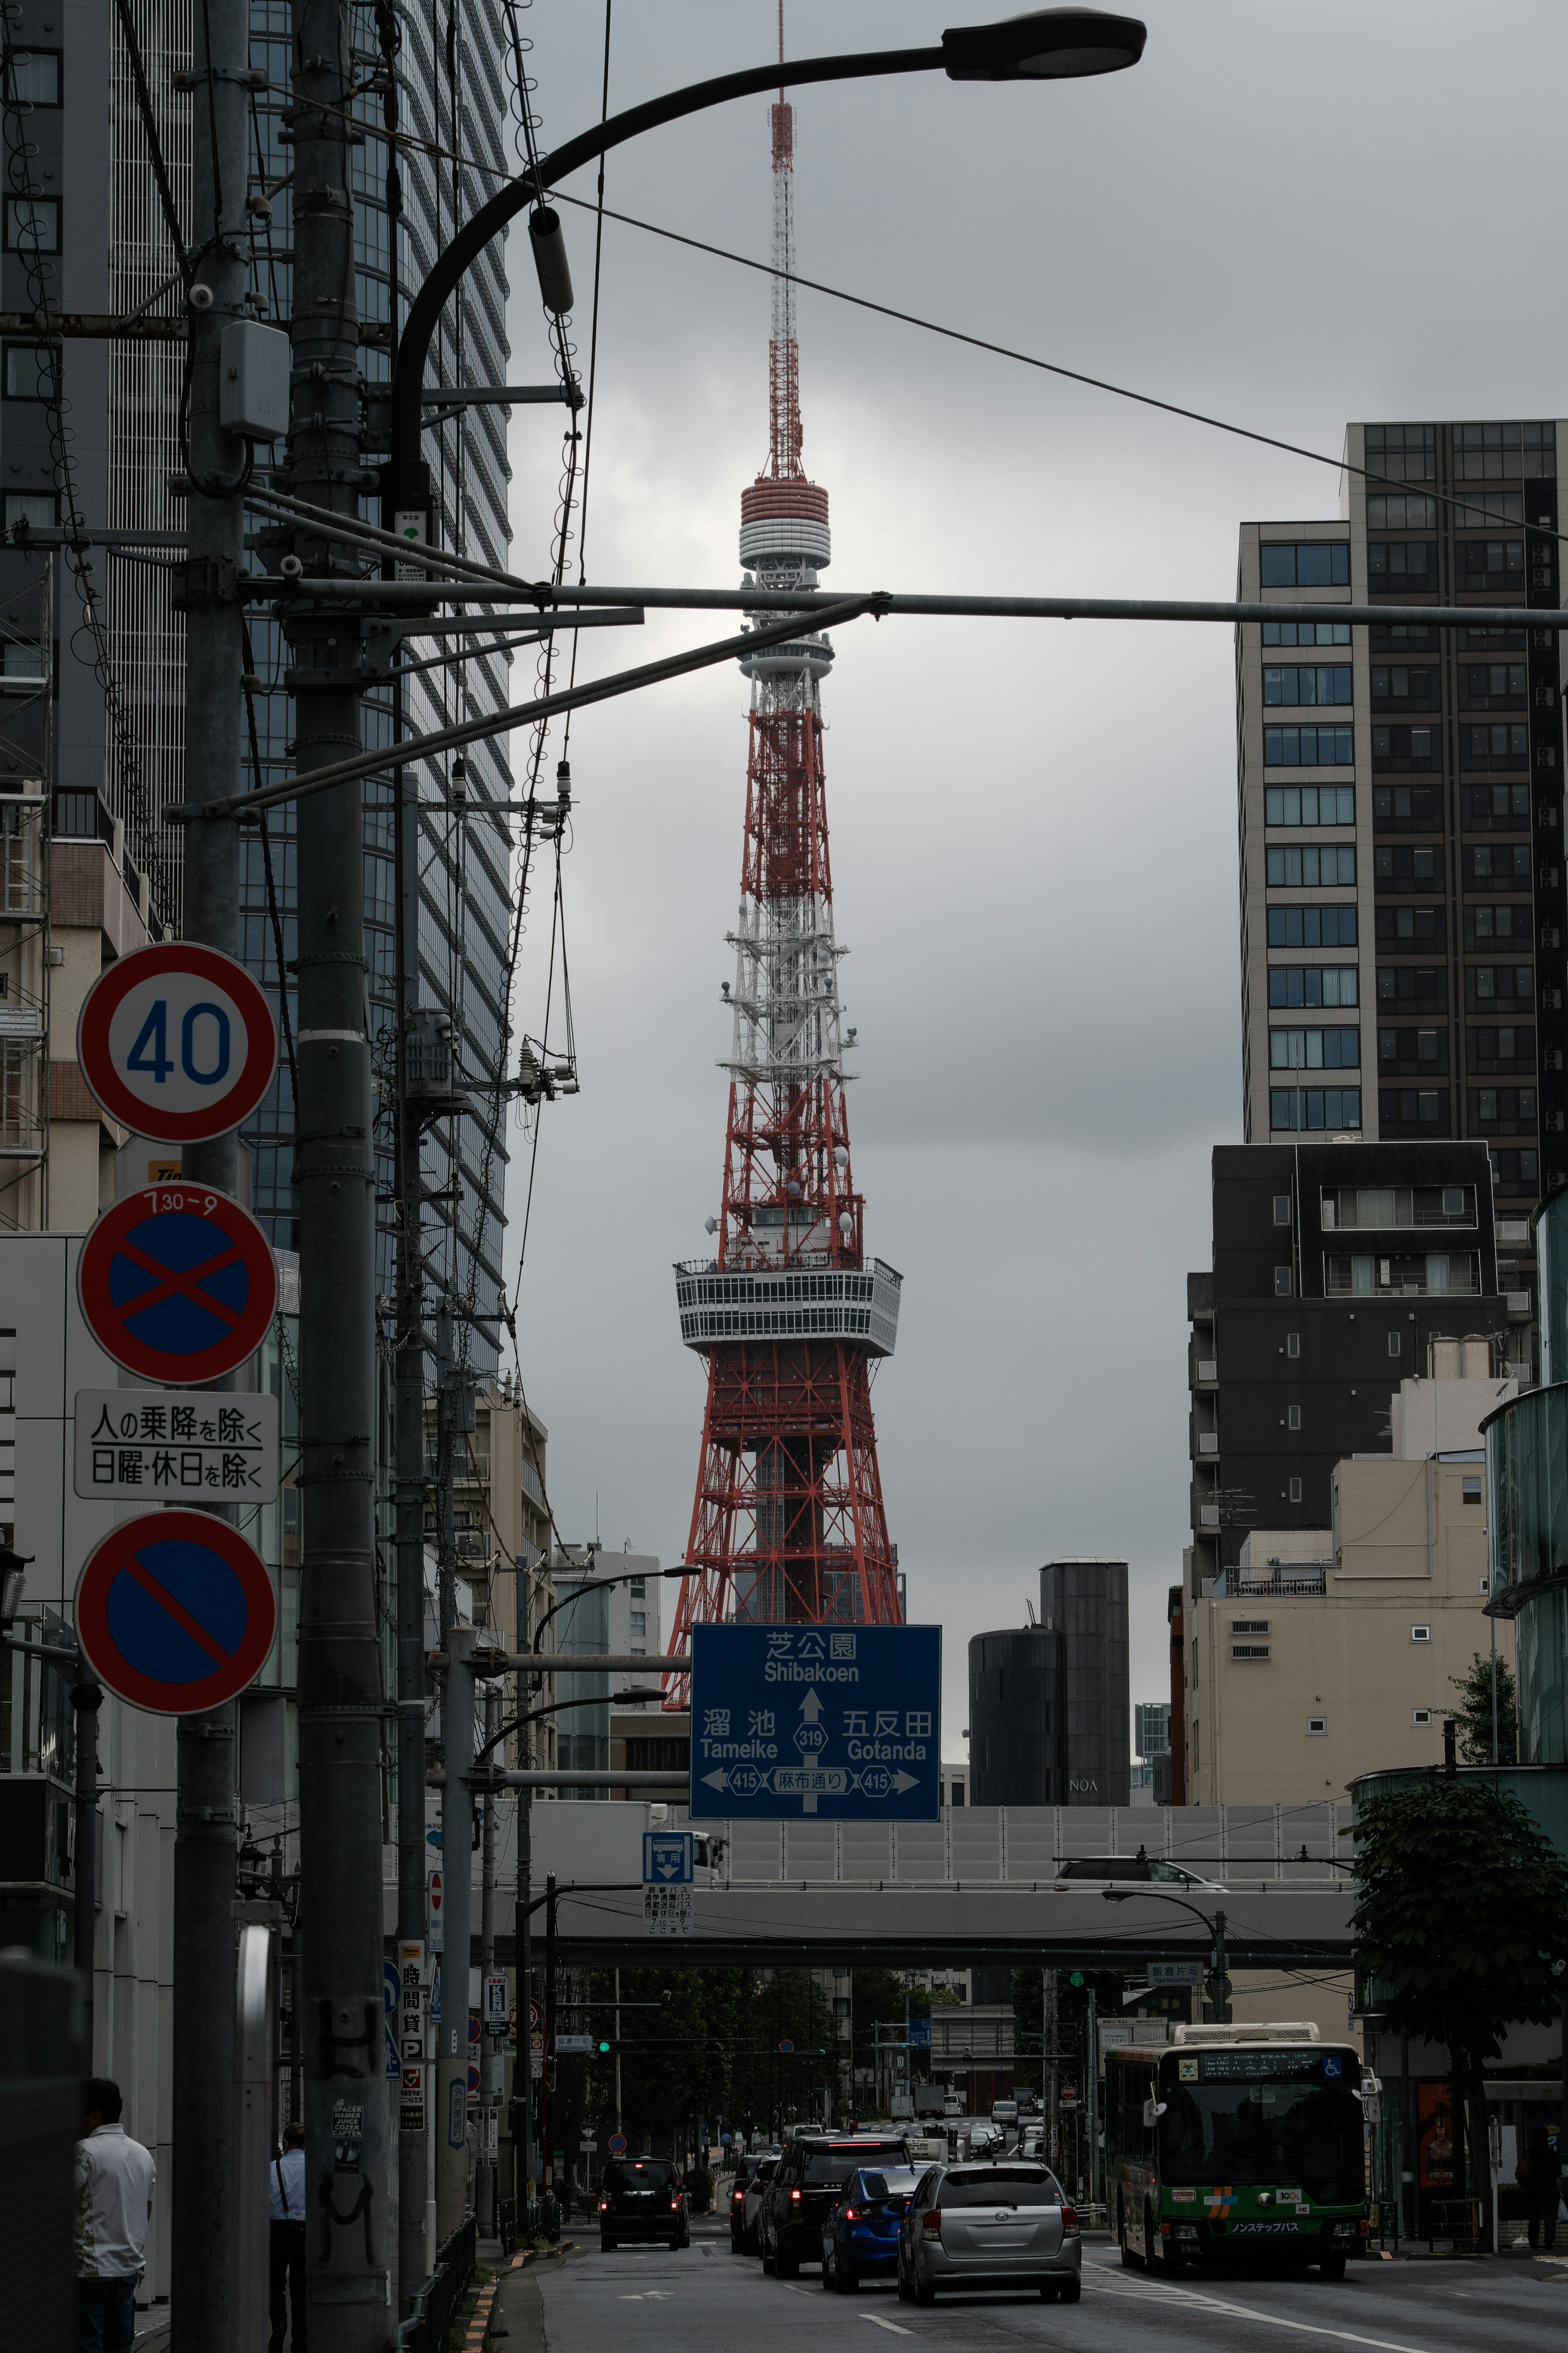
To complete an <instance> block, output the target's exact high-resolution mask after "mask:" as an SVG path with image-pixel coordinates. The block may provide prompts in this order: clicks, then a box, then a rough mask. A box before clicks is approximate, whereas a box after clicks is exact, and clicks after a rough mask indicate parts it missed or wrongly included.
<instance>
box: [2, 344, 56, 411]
mask: <svg viewBox="0 0 1568 2353" xmlns="http://www.w3.org/2000/svg"><path fill="white" fill-rule="evenodd" d="M54 396H55V367H54V353H52V352H51V350H50V348H49V346H48V344H47V343H7V344H6V346H5V397H6V399H7V400H53V398H54Z"/></svg>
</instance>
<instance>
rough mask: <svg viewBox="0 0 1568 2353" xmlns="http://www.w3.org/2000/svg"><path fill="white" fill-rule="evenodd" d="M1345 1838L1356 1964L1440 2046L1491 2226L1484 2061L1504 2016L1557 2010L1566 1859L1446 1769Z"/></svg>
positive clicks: (1396, 1793)
mask: <svg viewBox="0 0 1568 2353" xmlns="http://www.w3.org/2000/svg"><path fill="white" fill-rule="evenodd" d="M1355 1841H1356V1848H1355V1890H1356V1904H1355V1912H1354V1915H1353V1918H1352V1930H1353V1934H1354V1937H1355V1959H1356V1968H1357V1971H1358V1974H1359V1975H1360V1976H1361V1977H1362V1978H1370V1979H1372V1980H1373V1981H1374V1982H1375V1992H1374V1994H1373V2000H1375V2001H1376V2003H1377V2007H1378V2008H1379V2010H1381V2011H1382V2012H1383V2014H1384V2017H1385V2018H1386V2019H1387V2021H1388V2022H1389V2024H1390V2025H1391V2026H1392V2027H1394V2029H1395V2030H1396V2031H1399V2032H1402V2033H1405V2034H1409V2035H1412V2036H1415V2037H1420V2038H1423V2039H1425V2040H1426V2041H1427V2042H1436V2043H1441V2044H1444V2045H1446V2047H1447V2051H1448V2052H1449V2056H1450V2061H1451V2064H1452V2068H1453V2079H1454V2095H1455V2096H1454V2105H1455V2110H1456V2113H1461V2112H1464V2113H1466V2114H1467V2120H1468V2133H1467V2137H1468V2144H1469V2151H1470V2163H1469V2168H1468V2179H1469V2182H1470V2187H1471V2194H1472V2195H1478V2194H1479V2196H1480V2197H1481V2199H1482V2214H1483V2217H1484V2218H1486V2220H1485V2227H1487V2228H1489V2217H1490V2204H1489V2199H1488V2197H1487V2190H1488V2187H1489V2166H1488V2155H1487V2135H1486V2095H1485V2090H1484V2085H1483V2080H1482V2066H1483V2063H1484V2062H1485V2061H1486V2060H1488V2059H1495V2058H1496V2057H1497V2056H1498V2055H1499V2051H1500V2043H1501V2038H1502V2035H1503V2033H1504V2031H1505V2030H1506V2029H1507V2028H1508V2027H1509V2026H1510V2025H1511V2024H1514V2023H1516V2022H1522V2021H1533V2022H1534V2023H1535V2024H1537V2025H1549V2024H1551V2023H1552V2021H1553V2020H1554V2019H1555V2018H1556V2017H1557V2016H1558V2013H1559V2009H1560V2005H1561V2000H1562V1991H1561V1980H1560V1978H1557V1977H1556V1976H1555V1975H1554V1973H1553V1965H1554V1964H1555V1963H1557V1962H1559V1961H1561V1959H1562V1958H1563V1953H1564V1949H1565V1947H1568V1863H1565V1862H1564V1861H1563V1857H1562V1855H1560V1854H1559V1853H1558V1852H1557V1850H1556V1849H1555V1847H1553V1846H1552V1842H1551V1841H1550V1840H1549V1839H1548V1838H1547V1837H1546V1836H1545V1834H1544V1833H1543V1831H1541V1830H1540V1828H1539V1827H1538V1826H1537V1824H1536V1822H1535V1821H1534V1820H1533V1818H1532V1817H1531V1815H1530V1814H1529V1813H1528V1812H1527V1811H1526V1810H1525V1808H1524V1807H1523V1806H1522V1805H1521V1803H1520V1801H1519V1799H1517V1798H1515V1797H1514V1796H1513V1795H1512V1794H1511V1793H1510V1791H1508V1790H1506V1789H1500V1788H1497V1787H1496V1785H1495V1784H1494V1783H1492V1782H1491V1781H1490V1780H1483V1779H1470V1778H1468V1777H1461V1776H1459V1775H1458V1774H1452V1773H1432V1774H1428V1775H1424V1776H1423V1777H1422V1778H1420V1779H1419V1780H1417V1781H1413V1782H1405V1783H1404V1784H1402V1785H1400V1786H1398V1787H1396V1788H1394V1789H1391V1790H1389V1791H1388V1792H1387V1793H1385V1794H1384V1796H1382V1797H1376V1798H1371V1799H1367V1800H1366V1801H1365V1802H1363V1804H1362V1806H1361V1807H1360V1808H1359V1810H1358V1811H1357V1815H1356V1823H1355Z"/></svg>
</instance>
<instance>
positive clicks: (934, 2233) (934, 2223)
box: [921, 2206, 942, 2239]
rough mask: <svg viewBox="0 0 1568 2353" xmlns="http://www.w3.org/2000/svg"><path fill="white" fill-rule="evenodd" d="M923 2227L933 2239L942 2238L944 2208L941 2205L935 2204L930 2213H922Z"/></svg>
mask: <svg viewBox="0 0 1568 2353" xmlns="http://www.w3.org/2000/svg"><path fill="white" fill-rule="evenodd" d="M921 2230H922V2231H924V2232H926V2233H927V2235H928V2236H929V2237H931V2238H932V2239H940V2238H941V2236H942V2208H941V2207H940V2206H933V2207H932V2208H931V2211H930V2212H929V2213H928V2214H922V2215H921Z"/></svg>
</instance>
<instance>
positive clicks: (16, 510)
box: [5, 491, 60, 532]
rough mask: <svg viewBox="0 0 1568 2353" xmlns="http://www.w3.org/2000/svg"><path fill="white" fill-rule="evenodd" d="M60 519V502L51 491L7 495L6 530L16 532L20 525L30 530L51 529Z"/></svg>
mask: <svg viewBox="0 0 1568 2353" xmlns="http://www.w3.org/2000/svg"><path fill="white" fill-rule="evenodd" d="M59 519H60V509H59V501H58V499H57V498H56V497H55V496H54V493H53V492H52V491H6V493H5V529H6V530H7V531H8V532H11V531H15V529H16V525H17V524H18V523H23V524H25V525H26V527H27V528H28V529H29V530H31V529H32V528H34V527H35V526H41V527H44V528H50V529H52V527H53V526H54V525H55V524H56V523H57V522H58V521H59Z"/></svg>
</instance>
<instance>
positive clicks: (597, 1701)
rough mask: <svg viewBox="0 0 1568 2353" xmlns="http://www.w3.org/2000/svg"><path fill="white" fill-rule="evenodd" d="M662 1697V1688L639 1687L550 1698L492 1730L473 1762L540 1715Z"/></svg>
mask: <svg viewBox="0 0 1568 2353" xmlns="http://www.w3.org/2000/svg"><path fill="white" fill-rule="evenodd" d="M663 1697H664V1693H663V1691H662V1689H660V1690H658V1691H644V1690H641V1689H636V1690H629V1691H618V1692H609V1693H604V1692H601V1693H600V1694H598V1695H597V1697H595V1698H593V1699H552V1701H551V1702H550V1703H549V1704H548V1706H545V1707H531V1708H530V1709H529V1711H528V1713H527V1715H514V1716H513V1717H512V1718H511V1720H510V1723H508V1724H503V1725H501V1728H500V1731H499V1732H492V1733H491V1735H490V1736H489V1739H488V1740H486V1741H483V1742H481V1743H480V1745H479V1747H478V1748H476V1749H475V1751H474V1763H475V1764H476V1765H477V1764H478V1763H479V1759H480V1757H488V1756H489V1753H490V1750H491V1749H492V1748H494V1747H496V1746H498V1744H499V1743H500V1742H501V1741H503V1740H506V1739H509V1738H510V1736H511V1735H512V1734H513V1733H514V1732H521V1729H522V1727H523V1725H525V1724H535V1723H537V1722H538V1720H539V1718H540V1717H541V1716H542V1715H561V1714H562V1713H563V1710H565V1709H566V1708H569V1707H611V1706H613V1705H614V1704H615V1703H616V1700H618V1699H619V1700H626V1701H628V1702H632V1701H637V1700H644V1699H662V1698H663Z"/></svg>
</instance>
